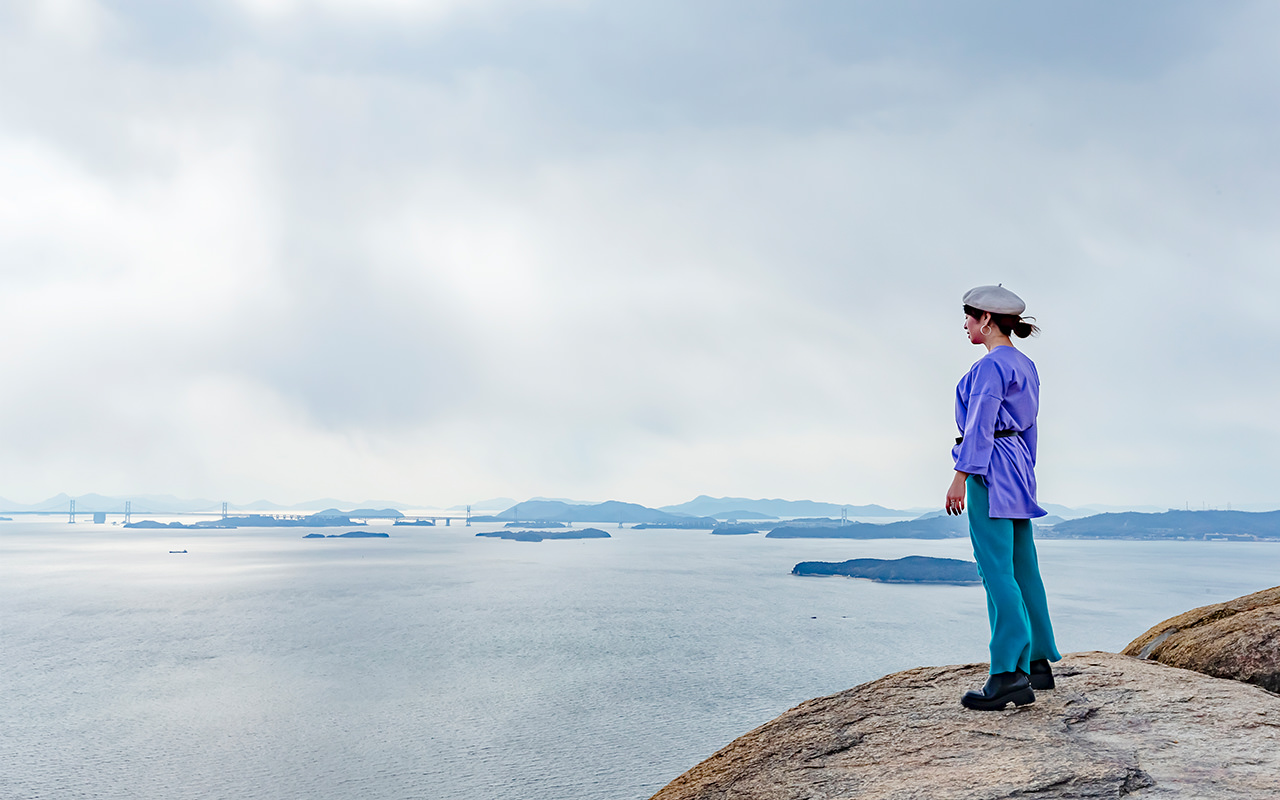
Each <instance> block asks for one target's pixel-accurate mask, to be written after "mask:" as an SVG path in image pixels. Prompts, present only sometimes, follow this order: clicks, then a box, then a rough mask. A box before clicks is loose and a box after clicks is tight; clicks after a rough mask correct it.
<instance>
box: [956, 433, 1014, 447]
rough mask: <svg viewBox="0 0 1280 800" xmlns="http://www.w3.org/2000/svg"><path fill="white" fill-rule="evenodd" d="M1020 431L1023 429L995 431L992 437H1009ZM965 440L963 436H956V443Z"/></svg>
mask: <svg viewBox="0 0 1280 800" xmlns="http://www.w3.org/2000/svg"><path fill="white" fill-rule="evenodd" d="M1020 433H1022V431H996V432H995V433H993V434H991V437H992V438H993V439H1007V438H1009V437H1010V436H1017V435H1018V434H1020ZM963 441H964V437H963V436H957V437H956V444H960V443H961V442H963Z"/></svg>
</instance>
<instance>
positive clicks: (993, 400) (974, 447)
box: [956, 394, 1000, 475]
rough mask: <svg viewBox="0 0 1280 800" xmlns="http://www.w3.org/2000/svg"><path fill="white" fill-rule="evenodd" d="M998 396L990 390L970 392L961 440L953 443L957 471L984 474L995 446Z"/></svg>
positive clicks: (998, 409) (998, 406)
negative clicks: (957, 444) (989, 392)
mask: <svg viewBox="0 0 1280 800" xmlns="http://www.w3.org/2000/svg"><path fill="white" fill-rule="evenodd" d="M999 411H1000V398H999V397H993V396H991V395H989V394H973V395H969V413H968V415H967V416H966V417H965V421H964V441H962V442H960V444H959V446H957V447H956V471H957V472H967V473H969V474H970V475H986V474H987V467H988V466H989V465H990V464H991V450H992V448H994V447H995V435H994V434H995V431H996V415H997V414H998V413H999Z"/></svg>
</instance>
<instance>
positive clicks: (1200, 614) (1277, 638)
mask: <svg viewBox="0 0 1280 800" xmlns="http://www.w3.org/2000/svg"><path fill="white" fill-rule="evenodd" d="M1123 652H1124V654H1125V655H1129V656H1134V657H1136V658H1148V659H1151V660H1153V661H1159V662H1160V663H1162V664H1168V665H1169V666H1171V667H1181V668H1183V669H1193V670H1195V671H1196V672H1203V673H1205V674H1206V675H1213V676H1215V677H1218V678H1231V679H1233V680H1237V681H1246V682H1248V683H1256V684H1258V685H1259V686H1261V687H1262V688H1264V689H1269V690H1271V691H1273V692H1280V586H1276V587H1274V588H1272V589H1266V590H1264V591H1261V592H1255V593H1254V594H1250V595H1245V596H1244V597H1237V598H1236V599H1235V600H1228V601H1227V602H1225V603H1217V604H1215V605H1211V606H1203V607H1201V608H1196V609H1192V610H1191V611H1188V612H1186V613H1185V614H1179V615H1178V616H1176V617H1173V618H1171V619H1167V620H1165V621H1164V622H1161V623H1160V624H1159V625H1156V626H1155V627H1154V628H1152V629H1151V630H1149V631H1147V632H1146V633H1144V634H1142V635H1141V636H1139V637H1138V638H1137V639H1134V640H1133V641H1132V642H1130V643H1129V646H1128V647H1126V648H1125V649H1124V651H1123ZM1276 783H1277V785H1280V775H1277V778H1276ZM1276 794H1277V796H1280V789H1277V791H1276Z"/></svg>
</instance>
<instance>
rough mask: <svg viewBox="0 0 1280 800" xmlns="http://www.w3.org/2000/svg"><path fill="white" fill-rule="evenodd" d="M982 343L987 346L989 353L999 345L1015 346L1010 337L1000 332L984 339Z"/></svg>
mask: <svg viewBox="0 0 1280 800" xmlns="http://www.w3.org/2000/svg"><path fill="white" fill-rule="evenodd" d="M982 343H983V344H985V345H986V346H987V352H988V353H990V352H991V351H992V350H995V349H996V348H997V347H1013V342H1012V341H1011V340H1010V339H1009V337H1008V336H1005V335H1004V334H1000V333H998V334H996V335H995V336H988V337H986V339H984V340H983V342H982Z"/></svg>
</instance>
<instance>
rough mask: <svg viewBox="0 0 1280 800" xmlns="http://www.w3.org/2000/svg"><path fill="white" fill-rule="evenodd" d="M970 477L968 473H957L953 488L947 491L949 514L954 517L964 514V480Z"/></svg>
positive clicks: (952, 482) (952, 481)
mask: <svg viewBox="0 0 1280 800" xmlns="http://www.w3.org/2000/svg"><path fill="white" fill-rule="evenodd" d="M967 477H969V474H968V473H966V472H960V471H957V472H956V476H955V478H953V479H952V480H951V487H950V488H949V489H947V513H948V514H951V515H953V516H959V515H960V514H963V513H964V479H965V478H967Z"/></svg>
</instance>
